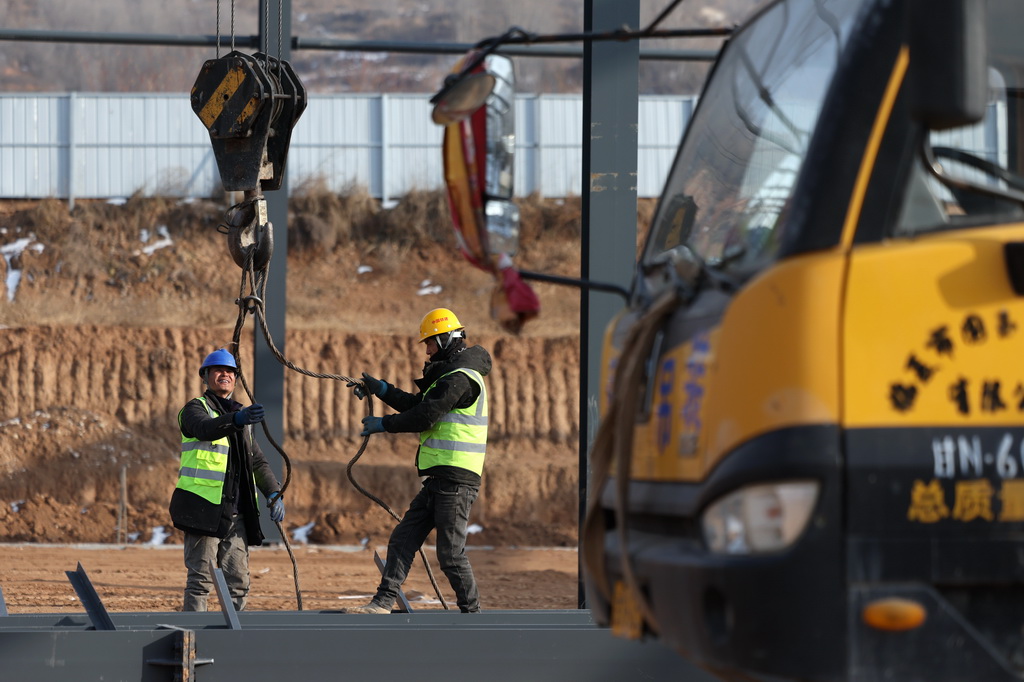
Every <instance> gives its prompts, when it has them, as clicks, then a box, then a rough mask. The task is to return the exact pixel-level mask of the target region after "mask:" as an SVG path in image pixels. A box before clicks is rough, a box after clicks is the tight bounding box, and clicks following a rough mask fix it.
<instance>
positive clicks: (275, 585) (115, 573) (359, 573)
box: [0, 543, 578, 614]
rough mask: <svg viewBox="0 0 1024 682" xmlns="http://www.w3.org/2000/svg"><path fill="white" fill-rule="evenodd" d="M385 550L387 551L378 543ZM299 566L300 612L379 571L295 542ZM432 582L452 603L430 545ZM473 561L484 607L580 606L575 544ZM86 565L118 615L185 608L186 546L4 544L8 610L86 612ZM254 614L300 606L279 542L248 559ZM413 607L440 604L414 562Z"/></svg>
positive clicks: (1, 570)
mask: <svg viewBox="0 0 1024 682" xmlns="http://www.w3.org/2000/svg"><path fill="white" fill-rule="evenodd" d="M375 549H377V551H378V552H379V553H380V554H381V555H384V554H385V548H384V547H378V548H375ZM292 551H293V553H294V554H295V562H296V565H297V566H298V574H299V588H300V593H301V595H302V609H303V610H306V611H323V610H335V609H340V608H344V607H345V606H349V605H357V604H364V603H366V602H367V601H368V600H369V597H370V596H372V593H373V590H374V588H375V587H376V586H377V582H378V580H379V577H380V573H379V572H378V571H377V568H376V565H375V564H374V560H373V551H372V550H369V549H365V548H361V547H354V546H338V545H332V546H314V545H303V546H298V547H293V548H292ZM426 554H427V557H428V559H429V560H430V562H431V565H432V570H433V572H434V576H435V580H436V581H437V583H438V585H439V587H440V589H441V595H442V596H443V597H444V599H445V600H446V602H447V603H448V606H449V608H452V609H454V608H456V607H455V605H454V596H453V594H452V591H451V588H450V587H449V586H448V582H447V580H446V579H445V577H444V575H443V574H442V573H441V572H440V569H438V568H437V564H436V560H435V559H434V549H433V547H427V548H426ZM469 557H470V561H471V562H472V564H473V570H474V573H475V574H476V576H477V581H478V583H479V586H480V594H481V602H482V606H483V608H484V609H493V610H501V609H572V608H576V607H577V593H578V592H577V590H578V588H577V575H578V572H577V553H576V551H575V550H574V549H545V548H540V549H522V548H487V547H479V548H471V549H470V550H469ZM79 564H81V566H82V568H83V569H84V570H85V572H86V574H87V575H88V577H89V580H90V582H92V584H93V587H95V588H96V592H97V594H98V595H99V597H100V599H101V600H102V602H103V605H104V606H105V607H106V609H107V610H108V611H110V612H112V613H116V612H145V611H163V612H166V611H180V610H181V595H182V588H183V587H184V584H185V568H184V566H183V564H182V555H181V547H180V546H177V547H175V546H170V545H166V546H158V547H146V546H143V547H139V546H128V547H119V546H116V545H41V544H27V543H26V544H4V545H0V588H2V589H3V597H4V601H5V602H6V605H7V610H8V612H9V613H11V614H18V613H82V612H84V611H85V609H84V608H83V606H82V604H81V602H80V601H79V599H78V597H77V596H76V593H75V590H74V588H73V587H72V585H71V582H70V581H69V580H68V577H67V574H66V571H75V570H76V568H77V566H78V565H79ZM250 572H251V574H252V586H251V589H250V598H249V605H248V607H247V608H248V610H265V611H281V610H297V609H298V602H297V599H296V594H295V580H294V578H293V572H292V563H291V560H290V558H289V556H288V552H287V550H286V549H285V547H284V546H283V545H278V546H274V547H258V548H254V549H253V550H252V555H251V559H250ZM404 590H405V594H406V598H407V599H409V601H410V603H411V604H412V607H413V609H414V610H419V609H430V610H436V609H442V608H444V606H443V605H442V604H441V603H440V602H439V601H438V599H437V596H436V594H435V591H434V589H433V587H432V586H431V583H430V580H429V578H428V576H427V574H426V571H425V570H424V568H423V564H422V562H421V560H419V559H417V561H416V564H415V565H414V567H413V570H412V572H411V573H410V575H409V579H408V580H407V581H406V583H405V587H404Z"/></svg>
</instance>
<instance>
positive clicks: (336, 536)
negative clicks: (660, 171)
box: [0, 195, 580, 545]
mask: <svg viewBox="0 0 1024 682" xmlns="http://www.w3.org/2000/svg"><path fill="white" fill-rule="evenodd" d="M356 199H358V197H357V198H356ZM356 199H353V197H330V196H329V197H323V196H309V197H305V198H303V197H299V198H297V199H295V200H293V202H292V207H291V215H290V218H289V222H290V226H289V234H288V240H289V267H288V272H287V300H288V303H287V305H288V309H287V314H286V315H287V316H286V320H287V328H288V332H287V334H286V338H285V339H284V340H283V343H282V342H281V340H275V341H276V342H277V345H278V346H279V347H281V348H282V349H283V351H284V353H285V355H286V356H287V358H288V360H289V361H291V362H292V363H293V364H294V365H296V366H298V367H301V368H305V369H308V370H310V371H312V372H315V373H325V374H340V375H348V376H359V373H360V372H362V371H368V372H371V373H375V375H376V376H380V377H384V378H387V379H388V380H389V381H393V382H395V383H397V384H398V385H400V386H404V387H406V388H411V379H412V378H413V377H415V376H418V375H419V372H420V368H421V366H422V362H423V360H424V357H423V355H422V348H421V347H419V346H418V345H417V344H416V343H414V339H413V332H414V331H415V329H416V327H417V325H418V322H419V319H420V317H421V316H422V315H423V313H424V312H426V310H429V309H431V308H433V307H438V306H444V307H450V308H453V309H454V310H456V312H457V313H458V315H459V316H460V319H461V320H462V321H463V323H464V324H466V326H467V329H468V331H469V335H470V342H471V343H478V344H481V345H483V346H485V347H486V348H488V349H489V350H490V352H491V354H492V356H493V358H494V370H493V373H492V374H491V375H490V377H489V379H488V382H489V383H488V387H489V391H490V396H491V415H492V416H491V423H492V427H491V435H490V445H489V450H488V461H487V467H486V472H485V477H484V484H483V488H482V490H481V495H480V498H479V501H478V502H477V504H476V505H475V507H474V518H473V519H472V522H473V523H475V524H478V525H479V526H480V527H481V528H482V530H480V531H479V533H478V534H477V535H475V536H474V537H473V540H472V542H473V544H476V545H575V543H576V541H577V531H576V526H577V514H578V506H577V505H578V503H577V494H578V493H577V488H578V443H579V409H580V406H579V371H580V367H579V338H578V331H577V330H578V319H579V317H578V315H579V294H578V292H577V291H575V290H573V289H566V288H560V287H556V286H554V285H547V284H540V285H538V286H536V287H535V288H536V290H537V292H538V294H539V296H540V298H541V302H542V312H541V317H540V318H539V319H538V320H536V321H534V322H531V323H529V324H528V325H527V327H526V328H525V329H524V330H523V331H522V333H521V334H519V335H510V334H508V333H506V332H504V331H503V330H502V329H501V328H500V327H499V326H498V325H497V324H496V323H495V322H494V321H493V320H491V319H490V317H489V306H488V299H489V296H490V292H491V290H492V288H493V282H492V280H491V278H490V275H488V274H487V273H484V272H481V271H479V270H475V269H473V268H472V267H471V266H469V265H468V264H467V263H466V261H465V260H464V259H462V257H461V256H460V255H459V254H458V253H457V251H456V250H455V249H454V247H453V239H452V238H451V235H450V234H449V233H448V228H447V227H446V225H445V224H444V223H445V221H444V220H443V219H444V218H446V214H440V215H441V219H439V218H438V215H439V214H438V211H439V210H444V206H443V202H440V201H439V200H438V198H437V197H436V196H431V195H427V196H426V197H425V198H422V197H421V198H420V201H421V202H422V203H423V206H420V209H421V212H417V210H416V207H414V206H411V205H410V204H409V203H408V202H405V203H404V205H403V204H400V205H399V207H397V208H396V209H393V211H392V212H391V215H388V214H387V212H382V211H380V209H379V208H376V207H374V206H373V205H372V202H367V201H365V200H364V199H359V200H358V201H357V200H356ZM357 205H358V206H357ZM358 207H361V208H358ZM357 208H358V210H357ZM223 209H224V206H223V205H218V204H217V203H216V202H201V203H200V204H191V205H187V204H181V203H179V202H173V201H169V200H159V199H155V200H147V199H140V198H133V199H131V200H129V202H128V203H127V204H125V205H124V206H113V205H109V204H98V203H97V204H83V205H80V206H79V207H78V208H76V210H75V212H72V213H68V212H67V210H66V208H65V207H64V206H63V205H62V204H59V203H57V202H52V201H51V202H41V203H38V204H17V205H7V206H2V207H0V236H2V238H0V242H3V243H7V244H11V243H14V242H15V241H16V240H17V239H24V240H27V246H26V248H23V249H22V250H20V251H19V252H18V253H16V254H15V255H14V256H13V257H11V256H8V258H7V259H5V261H2V262H0V269H2V270H3V272H2V274H3V277H0V280H5V281H6V282H7V286H8V296H7V297H3V298H4V300H3V301H0V325H2V328H0V339H2V343H0V391H2V393H3V395H4V396H5V400H4V401H3V404H2V406H0V542H4V541H33V542H34V541H42V542H111V541H114V540H115V539H116V538H117V532H118V527H119V513H118V511H119V505H120V502H121V499H122V494H123V495H125V498H126V502H127V508H126V513H125V515H124V518H123V520H122V521H121V525H120V528H121V530H122V532H124V533H126V534H127V537H128V538H129V539H132V540H133V541H135V542H139V543H144V542H148V541H150V540H151V539H152V537H153V534H154V530H153V529H155V528H160V527H163V529H164V531H170V532H171V534H170V537H169V538H167V540H166V542H172V543H173V542H179V541H180V534H178V533H177V531H172V530H171V527H170V523H169V519H168V517H167V512H166V507H167V501H168V499H169V496H170V493H171V490H172V489H173V486H174V483H175V480H176V472H177V463H178V450H179V436H178V433H177V430H176V427H175V415H176V413H177V411H178V410H179V409H180V407H181V406H182V405H183V404H184V403H185V402H186V401H187V400H189V399H190V398H192V397H195V396H196V395H198V393H199V391H200V390H201V384H200V381H199V379H198V377H197V375H196V370H197V367H198V363H199V362H200V361H201V359H202V357H203V356H204V355H205V354H206V353H207V352H209V351H210V350H212V349H214V348H217V347H220V346H223V345H225V344H226V343H227V342H229V341H230V340H231V337H232V330H233V325H234V322H235V319H236V317H237V314H238V309H237V307H236V306H235V305H234V299H235V298H236V297H237V295H238V292H239V287H240V284H239V281H240V279H239V278H240V276H241V270H240V269H239V268H237V266H235V264H234V263H233V261H231V259H230V257H229V256H228V253H227V249H226V247H225V244H224V241H223V239H224V238H223V237H222V236H220V235H219V234H217V232H216V230H215V229H213V228H214V227H215V226H216V224H217V222H218V221H219V219H220V216H221V213H222V211H223ZM522 210H523V215H524V227H523V232H524V239H523V248H522V250H521V252H520V254H519V256H518V262H519V264H520V265H521V267H524V268H528V269H535V270H542V271H548V272H555V273H557V274H562V275H576V274H578V203H577V204H576V205H573V204H572V202H570V203H569V204H568V205H566V204H564V203H563V202H553V201H549V202H540V201H537V202H535V203H533V204H524V206H523V209H522ZM403 224H405V225H408V226H411V227H410V230H411V232H409V233H407V232H402V231H401V230H400V229H399V226H400V225H403ZM158 235H162V236H159V239H162V240H164V242H165V245H164V246H163V247H158V248H151V247H154V246H156V245H157V241H156V240H157V239H158ZM34 245H36V246H34ZM147 247H150V248H147ZM5 255H7V254H6V252H5ZM360 266H362V267H360ZM282 275H283V273H277V275H276V276H282ZM274 277H275V273H273V272H272V273H271V281H272V282H273V278H274ZM15 286H16V289H15ZM250 319H251V318H250ZM253 338H254V332H253V325H252V323H251V322H249V323H248V326H247V327H246V329H245V330H244V332H243V335H242V337H241V339H242V350H241V352H240V355H241V357H242V359H243V365H244V370H245V373H246V376H247V377H252V357H253V352H254V351H253V343H254V341H253ZM260 342H261V343H262V341H260ZM284 375H285V383H284V397H283V401H282V405H281V409H282V412H283V421H284V427H283V429H284V432H283V433H280V434H277V433H275V434H272V436H273V437H274V439H275V440H276V441H277V442H279V443H281V444H282V445H283V448H284V450H285V453H286V455H287V458H288V461H289V463H290V467H291V475H292V480H291V483H290V486H289V488H288V491H287V496H286V498H287V505H288V518H287V521H286V524H285V525H286V527H287V528H288V529H289V530H293V529H296V528H298V527H303V526H309V524H312V527H311V529H310V530H309V534H308V538H309V540H310V541H311V542H313V543H330V544H354V543H360V542H364V541H367V542H370V543H380V542H384V541H385V540H386V535H387V533H388V531H389V530H390V528H391V526H392V525H393V520H392V519H391V517H390V516H388V515H387V514H386V513H385V512H384V511H383V510H381V509H380V508H379V507H377V506H376V505H374V504H373V503H372V502H371V501H370V500H369V499H367V498H366V497H364V496H363V495H361V494H360V493H359V492H358V491H357V490H356V489H355V488H354V487H353V486H352V484H351V482H350V481H349V479H348V477H347V476H346V467H347V464H348V462H349V461H350V460H351V458H352V457H353V456H354V455H355V453H356V451H357V448H358V446H359V444H360V442H361V439H360V438H359V437H358V432H359V428H360V419H361V418H362V416H363V415H364V414H365V409H366V405H365V403H362V402H360V401H357V400H355V399H354V398H353V396H352V394H351V391H350V390H349V389H346V388H345V386H344V383H343V382H340V381H336V380H331V379H316V378H311V377H309V376H304V375H302V374H299V373H296V372H291V371H286V372H284ZM255 391H256V394H257V395H256V397H257V400H259V399H260V397H259V387H258V386H257V387H256V388H255ZM236 397H237V396H236ZM243 402H246V400H244V399H243ZM375 408H376V410H378V414H379V413H380V410H381V409H386V408H383V406H382V405H381V404H380V403H376V405H375ZM415 447H416V440H415V436H412V435H394V436H387V437H384V436H376V437H374V438H372V439H371V441H370V445H369V447H368V448H367V450H366V452H365V454H363V455H362V457H361V458H360V459H359V461H358V463H357V464H356V465H355V466H354V467H353V469H352V474H353V475H354V476H355V477H356V479H357V481H358V482H359V484H360V485H361V486H362V487H364V488H366V489H367V490H369V491H371V492H373V493H374V494H375V495H377V496H379V497H381V498H382V499H383V500H384V501H385V502H387V503H388V504H389V505H391V506H392V507H393V508H394V509H395V510H396V511H397V512H398V513H402V512H403V511H404V509H405V505H406V504H407V503H408V500H409V499H411V497H412V495H413V494H414V492H415V489H416V487H417V486H418V480H417V478H416V476H415V471H414V469H413V467H412V457H413V454H414V451H415ZM122 476H123V478H124V481H125V483H124V485H122V483H121V481H122ZM157 535H159V532H158V533H157Z"/></svg>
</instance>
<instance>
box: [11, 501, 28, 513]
mask: <svg viewBox="0 0 1024 682" xmlns="http://www.w3.org/2000/svg"><path fill="white" fill-rule="evenodd" d="M23 504H25V500H15V501H14V502H11V511H12V512H14V513H15V514H17V513H18V510H19V509H21V505H23Z"/></svg>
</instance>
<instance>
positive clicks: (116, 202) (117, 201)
mask: <svg viewBox="0 0 1024 682" xmlns="http://www.w3.org/2000/svg"><path fill="white" fill-rule="evenodd" d="M107 203H108V204H110V205H111V206H124V205H125V204H127V203H128V199H127V197H114V198H113V199H107Z"/></svg>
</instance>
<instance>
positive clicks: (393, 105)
mask: <svg viewBox="0 0 1024 682" xmlns="http://www.w3.org/2000/svg"><path fill="white" fill-rule="evenodd" d="M428 99H429V96H428V95H405V94H368V95H311V96H310V98H309V105H308V106H307V107H306V110H305V111H304V113H303V114H302V116H301V118H300V119H299V120H298V122H297V123H296V125H295V128H294V130H293V132H292V140H291V147H290V151H289V154H288V160H287V169H288V181H289V187H290V188H292V189H293V190H294V188H296V187H299V186H301V185H302V184H303V183H305V182H308V181H322V182H324V183H325V184H326V186H327V187H328V188H330V189H332V190H335V191H341V190H343V189H345V188H346V187H347V186H350V185H362V186H365V187H366V188H368V190H369V191H370V193H371V194H373V195H374V196H376V197H379V198H381V199H383V200H387V199H389V198H393V197H398V196H401V195H403V194H405V193H406V192H408V191H409V190H412V189H436V188H440V187H442V186H443V183H444V180H443V177H442V161H441V137H442V129H441V128H440V127H439V126H436V125H434V124H433V123H432V122H431V120H430V104H429V102H428ZM694 103H695V98H694V97H655V96H650V97H641V98H640V108H639V127H638V147H639V148H638V159H637V161H638V167H637V191H638V194H639V196H641V197H650V196H657V194H658V193H659V192H660V191H661V186H662V184H663V183H664V179H665V174H666V173H667V172H668V168H669V166H670V164H671V162H672V158H673V155H674V153H675V149H676V146H677V145H678V143H679V140H680V138H681V136H682V132H683V130H684V128H685V126H686V124H687V122H688V121H689V118H690V114H691V112H692V111H693V106H694ZM582 121H583V101H582V98H581V97H580V96H579V95H519V96H517V98H516V147H517V152H516V184H515V187H516V193H517V194H518V195H520V196H525V195H528V194H532V193H539V194H541V195H543V196H549V197H561V196H577V195H579V194H580V192H581V185H580V182H581V178H580V168H581V161H582V143H581V140H582ZM219 185H220V178H219V174H218V171H217V165H216V162H215V161H214V158H213V152H212V150H211V147H210V140H209V136H208V135H207V132H206V129H205V128H204V127H203V125H202V123H200V121H199V119H198V118H196V115H195V114H194V113H193V111H192V108H191V106H190V104H189V98H188V95H186V94H152V93H147V94H110V93H102V94H94V93H93V94H86V93H61V94H38V93H26V94H10V93H5V94H0V197H2V198H44V197H56V198H61V199H68V200H69V201H71V202H74V200H75V198H110V197H123V196H129V195H131V194H134V193H136V192H141V193H142V194H145V195H165V196H183V197H197V196H212V195H213V194H214V193H215V192H216V191H217V190H218V187H219Z"/></svg>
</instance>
